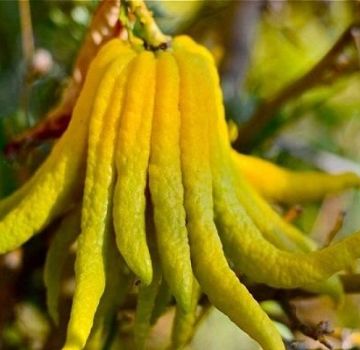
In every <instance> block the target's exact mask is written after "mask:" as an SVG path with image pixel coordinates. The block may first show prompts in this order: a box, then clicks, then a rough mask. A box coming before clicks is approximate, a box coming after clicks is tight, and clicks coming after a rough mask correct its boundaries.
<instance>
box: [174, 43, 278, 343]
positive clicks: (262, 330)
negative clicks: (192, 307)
mask: <svg viewBox="0 0 360 350" xmlns="http://www.w3.org/2000/svg"><path fill="white" fill-rule="evenodd" d="M191 43H192V42H191V40H190V39H188V38H184V37H182V38H178V39H175V40H174V42H173V44H174V55H175V57H176V60H177V62H178V65H179V69H180V100H179V101H180V113H181V134H180V135H181V136H180V145H181V163H182V174H183V183H184V190H185V210H186V214H187V227H188V231H189V240H190V252H191V259H192V265H193V269H194V274H195V276H196V278H197V280H198V282H199V284H200V286H201V289H202V290H203V292H204V293H205V294H207V295H208V297H209V299H210V301H211V302H212V304H214V305H215V306H216V307H217V308H218V309H220V310H221V311H222V312H224V313H225V314H226V315H228V316H229V317H230V318H231V320H233V322H235V323H236V324H237V325H238V326H239V327H240V328H242V329H243V330H244V331H245V332H247V333H248V334H249V335H250V336H251V337H253V338H254V339H255V340H257V341H258V342H259V343H260V344H261V345H262V347H263V349H264V350H281V349H284V345H283V343H282V341H281V337H280V335H279V333H278V332H277V331H276V329H275V327H274V325H273V324H272V322H271V321H270V319H269V318H268V316H267V315H266V314H265V312H264V311H263V310H262V309H261V308H260V306H259V305H258V303H257V302H256V301H255V300H254V299H253V297H252V296H251V294H250V293H249V292H248V290H247V289H246V288H245V286H244V285H242V284H241V283H240V282H239V280H238V279H237V277H236V275H235V274H234V272H233V271H232V270H231V269H230V267H229V265H228V263H227V260H226V258H225V256H224V253H223V250H222V245H221V242H220V239H219V237H218V234H217V231H216V227H215V224H214V221H213V219H214V218H213V198H212V178H211V170H210V164H209V163H210V161H209V158H210V155H209V143H208V139H209V138H208V128H209V125H208V119H209V117H210V116H209V114H208V109H207V107H206V106H207V104H208V103H209V98H210V97H211V93H210V91H209V87H208V86H207V83H206V81H207V79H208V69H205V68H206V67H204V59H202V57H201V55H199V54H198V53H197V49H196V47H194V46H195V44H191ZM211 89H213V86H212V87H211ZM210 127H214V126H212V125H210ZM219 281H221V283H219Z"/></svg>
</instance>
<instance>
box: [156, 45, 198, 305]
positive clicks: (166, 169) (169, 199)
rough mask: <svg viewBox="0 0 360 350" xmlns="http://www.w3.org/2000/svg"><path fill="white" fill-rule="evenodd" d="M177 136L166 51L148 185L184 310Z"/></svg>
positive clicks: (185, 259) (187, 268)
mask: <svg viewBox="0 0 360 350" xmlns="http://www.w3.org/2000/svg"><path fill="white" fill-rule="evenodd" d="M179 135H180V112H179V72H178V68H177V65H176V62H175V59H174V57H173V56H172V55H171V54H170V53H168V52H166V53H160V54H159V56H158V58H157V74H156V95H155V106H154V119H153V128H152V139H151V154H150V163H149V184H150V192H151V200H152V203H153V206H154V221H155V227H156V239H157V244H158V250H159V254H160V259H161V265H162V271H163V274H164V278H165V279H166V281H167V283H168V285H169V287H170V290H171V291H172V294H173V295H174V296H175V298H176V301H177V303H178V304H179V305H180V307H182V308H183V309H184V310H187V309H189V307H190V301H191V290H192V279H193V273H192V269H191V261H190V248H189V242H188V237H187V230H186V224H185V209H184V204H183V203H184V191H183V185H182V178H181V164H180V140H179Z"/></svg>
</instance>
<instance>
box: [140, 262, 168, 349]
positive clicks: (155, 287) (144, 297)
mask: <svg viewBox="0 0 360 350" xmlns="http://www.w3.org/2000/svg"><path fill="white" fill-rule="evenodd" d="M158 264H159V262H158V261H156V259H154V265H158ZM161 279H162V276H161V272H160V266H154V277H153V279H152V282H151V284H150V285H149V286H140V290H139V294H138V297H137V305H136V314H135V323H134V339H135V344H136V349H138V350H142V349H144V348H145V343H146V339H147V337H148V335H149V331H150V328H151V321H152V315H153V312H154V308H155V302H156V299H157V295H158V293H159V289H160V284H161Z"/></svg>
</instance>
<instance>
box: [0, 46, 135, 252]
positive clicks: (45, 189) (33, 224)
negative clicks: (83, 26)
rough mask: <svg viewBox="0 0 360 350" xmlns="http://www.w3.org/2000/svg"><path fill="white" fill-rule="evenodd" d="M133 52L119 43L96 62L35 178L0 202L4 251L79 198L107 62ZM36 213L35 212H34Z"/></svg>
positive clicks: (0, 235)
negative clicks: (67, 125)
mask: <svg viewBox="0 0 360 350" xmlns="http://www.w3.org/2000/svg"><path fill="white" fill-rule="evenodd" d="M125 49H126V50H129V48H128V47H127V46H126V45H125V44H122V43H121V42H120V41H119V40H116V41H113V42H111V43H109V44H107V45H106V46H104V48H103V49H102V50H101V51H100V53H99V55H98V57H97V58H96V59H95V60H94V62H93V63H92V65H91V67H90V70H89V73H88V75H87V78H86V81H85V85H84V88H83V90H82V92H81V94H80V97H79V100H78V102H77V104H76V106H75V109H74V113H73V117H72V120H71V122H70V125H69V127H68V129H67V130H66V132H65V133H64V135H63V136H62V138H61V139H60V140H59V141H58V142H57V143H56V144H55V146H54V148H53V150H52V152H51V154H50V155H49V157H48V158H47V160H46V161H45V162H44V164H43V165H41V167H40V168H39V169H38V171H37V172H36V173H35V175H34V176H33V177H32V178H31V179H30V180H29V181H28V182H27V183H26V184H25V185H24V186H23V187H22V188H21V189H20V190H18V191H17V192H15V193H14V194H13V195H11V196H10V197H8V198H6V199H4V200H3V201H1V202H0V211H1V213H3V214H4V216H3V217H2V219H1V221H0V253H5V252H7V251H10V250H13V249H15V248H16V247H18V246H20V245H21V244H22V243H24V242H25V241H27V240H28V239H29V238H31V237H32V236H33V235H34V234H35V233H37V232H39V231H40V230H41V229H43V228H44V227H45V226H46V225H47V224H48V223H49V222H50V221H51V220H53V219H54V218H55V217H56V216H58V215H60V214H61V213H63V212H64V211H66V210H68V208H69V206H70V204H71V203H72V202H73V201H75V200H76V198H77V197H78V196H79V195H80V194H81V189H82V185H81V184H82V181H83V179H84V167H85V166H84V165H85V159H86V145H87V133H88V123H89V120H90V119H91V114H92V111H93V101H95V100H97V99H100V98H101V95H102V94H103V93H102V92H101V91H98V85H99V82H100V80H101V79H102V76H103V73H104V71H105V70H106V67H107V66H108V64H109V63H110V62H111V61H113V60H114V57H116V56H117V55H121V54H122V52H124V50H125ZM34 209H35V210H34Z"/></svg>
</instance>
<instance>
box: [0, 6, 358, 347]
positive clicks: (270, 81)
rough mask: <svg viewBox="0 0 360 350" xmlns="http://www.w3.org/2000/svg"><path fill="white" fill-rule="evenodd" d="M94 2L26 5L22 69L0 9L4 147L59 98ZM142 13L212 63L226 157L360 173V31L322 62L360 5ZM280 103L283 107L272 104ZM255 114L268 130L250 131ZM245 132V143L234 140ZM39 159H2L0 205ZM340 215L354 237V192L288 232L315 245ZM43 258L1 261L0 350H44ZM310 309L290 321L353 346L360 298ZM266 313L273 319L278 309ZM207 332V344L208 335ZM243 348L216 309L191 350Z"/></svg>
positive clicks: (15, 37)
mask: <svg viewBox="0 0 360 350" xmlns="http://www.w3.org/2000/svg"><path fill="white" fill-rule="evenodd" d="M97 3H98V1H97V0H87V1H84V0H66V1H60V0H57V1H47V0H32V1H30V5H31V7H30V8H31V19H32V25H33V40H34V48H35V49H34V55H33V60H32V62H31V64H30V66H31V67H30V68H29V64H27V62H26V61H25V57H24V51H23V44H24V43H23V35H22V31H21V24H20V23H21V21H20V12H19V2H18V1H1V2H0V106H1V109H0V146H1V148H4V146H5V145H6V143H7V142H9V140H11V139H12V138H13V137H14V135H16V134H18V133H20V132H21V131H23V130H26V129H27V128H29V127H30V126H33V125H35V124H36V123H37V122H38V121H39V120H41V119H42V118H44V117H45V115H46V113H47V111H49V110H50V109H51V107H52V106H53V105H54V104H55V103H56V101H57V100H58V99H59V97H60V96H61V91H62V89H63V87H64V86H65V84H66V82H67V79H68V77H69V75H70V74H71V71H72V64H73V62H74V59H75V57H76V53H77V51H78V49H79V47H80V46H81V42H82V38H83V36H84V34H85V31H86V28H87V25H88V23H89V21H90V19H91V14H92V12H93V11H94V9H95V8H96V5H97ZM148 4H149V6H150V7H151V9H152V10H153V12H154V14H155V16H156V18H157V21H158V23H159V24H160V26H161V27H162V28H163V30H164V31H165V32H167V33H170V34H178V33H188V34H190V35H191V36H193V37H194V38H195V39H196V40H198V41H200V42H202V43H203V44H204V45H206V46H207V47H208V48H209V49H210V50H211V51H212V53H213V54H214V57H215V59H216V61H217V63H218V66H219V71H220V73H221V77H222V87H223V92H224V100H225V104H226V112H227V117H228V119H229V120H231V121H232V123H235V124H236V125H237V126H238V127H239V135H240V138H239V139H238V141H235V143H234V145H235V147H237V148H238V149H240V150H244V151H246V152H250V153H254V154H256V155H260V156H262V157H264V158H268V159H270V160H272V161H274V162H276V163H278V164H281V165H284V166H287V167H290V168H293V169H312V168H319V169H322V170H326V171H331V172H338V171H344V170H350V171H354V172H357V173H359V174H360V76H359V59H360V54H359V46H360V34H359V30H357V31H353V32H351V35H349V36H348V37H346V38H345V39H344V40H343V42H342V43H341V46H340V49H339V51H338V52H337V55H336V57H333V58H332V61H331V60H330V61H329V60H328V61H326V60H325V61H324V60H323V57H324V55H326V53H327V52H328V51H329V50H330V48H331V47H332V46H333V45H334V44H335V43H336V42H337V40H338V38H339V37H341V35H342V33H343V32H344V31H346V30H347V28H348V27H349V26H350V25H351V24H354V23H359V20H360V3H359V1H347V0H344V1H330V0H321V1H292V0H288V1H276V0H275V1H272V0H267V1H265V0H264V1H262V0H257V1H226V0H216V1H215V0H214V1H160V0H157V1H148ZM356 46H357V49H356ZM318 62H322V63H321V64H323V66H322V68H323V70H322V71H320V72H322V73H323V72H325V73H324V76H323V75H321V74H320V73H319V71H315V72H314V73H313V74H312V75H310V77H311V79H308V80H306V79H304V76H306V75H307V74H308V72H309V71H310V72H311V70H312V69H313V67H314V66H315V65H317V64H318ZM296 84H298V85H296ZM294 86H297V90H296V89H295V90H294V89H293V88H294ZM279 96H280V97H282V98H280V100H277V99H279ZM274 101H275V102H274ZM259 111H260V112H259ZM264 114H266V115H267V119H266V122H264V123H261V122H260V123H259V122H256V118H259V115H264ZM260 119H261V118H260ZM252 120H253V121H254V120H255V122H252V123H253V124H251V121H252ZM244 127H245V129H243V130H247V131H246V137H244V138H243V139H241V136H242V135H244V132H243V134H242V128H244ZM246 128H247V129H246ZM245 139H247V140H246V142H245V141H244V142H242V141H241V140H245ZM47 151H48V145H43V146H41V147H37V148H36V149H34V150H33V151H32V152H31V153H30V154H26V155H22V154H19V155H17V156H15V157H13V158H11V159H9V157H5V156H4V155H2V154H1V155H0V196H1V197H4V196H6V195H7V194H9V193H10V192H11V191H13V190H14V188H16V187H17V186H19V184H20V183H21V182H22V181H24V179H26V178H27V177H28V176H29V174H30V173H31V171H32V170H33V169H34V168H35V167H36V166H37V164H39V162H40V161H41V159H43V156H44V154H46V152H47ZM34 205H35V203H34ZM287 209H288V208H280V210H287ZM342 211H346V212H347V215H346V217H345V220H344V222H343V224H342V228H341V230H340V232H339V235H338V236H339V237H342V236H343V235H346V234H347V233H350V232H351V231H354V230H358V229H359V227H360V216H359V214H358V213H359V211H360V193H359V191H355V190H353V191H348V192H347V193H343V194H341V195H337V196H333V197H331V198H326V199H325V200H324V202H322V203H316V204H313V205H309V206H306V207H304V208H303V211H302V215H301V216H300V217H299V218H298V219H297V221H296V224H297V225H299V226H300V227H301V228H302V229H304V230H305V231H306V232H307V233H308V234H309V235H312V237H314V238H315V239H316V240H318V241H319V242H320V243H323V242H324V240H325V239H326V233H327V232H329V230H331V227H332V225H334V222H335V221H336V218H337V216H338V215H339V213H341V212H342ZM42 240H43V238H42ZM45 249H46V242H45V243H44V242H42V241H41V239H40V240H39V239H37V238H35V239H34V240H32V241H31V242H29V244H27V245H26V247H25V250H28V251H30V253H29V252H28V253H27V255H26V256H27V260H26V261H25V263H24V261H22V264H23V265H26V268H20V270H16V268H18V267H19V261H20V260H21V257H22V252H21V251H20V252H15V253H12V255H8V256H5V258H3V260H2V261H1V264H3V265H4V264H5V265H6V268H4V267H3V268H2V270H0V290H2V291H1V292H0V348H1V349H42V348H45V349H46V348H48V349H50V347H49V345H45V344H49V338H51V337H52V334H53V333H54V332H53V326H52V325H51V322H50V321H49V319H48V316H47V314H46V308H45V305H44V298H43V296H44V286H43V282H42V264H43V260H44V251H45ZM26 262H27V264H26ZM12 266H13V267H12ZM354 269H355V270H356V267H354ZM2 271H4V272H2ZM10 285H11V286H12V287H11V288H10V287H9V286H10ZM5 287H6V288H7V291H4V288H5ZM318 299H319V298H318ZM318 299H316V300H305V301H303V300H302V301H298V302H297V304H296V306H297V309H298V310H299V314H300V315H302V316H303V317H305V319H307V320H309V322H315V323H316V322H317V321H318V320H323V319H330V320H331V322H332V323H333V325H334V328H335V330H336V334H337V335H338V341H341V342H343V343H341V345H339V346H341V347H342V348H348V349H350V348H351V347H352V346H355V345H354V344H360V342H359V339H358V338H359V336H358V333H357V331H356V329H359V328H360V317H359V312H358V310H359V309H358V308H357V309H355V310H357V311H356V312H355V311H354V305H356V307H358V306H359V300H360V299H359V298H358V297H357V296H352V297H350V296H349V297H348V298H347V301H346V303H345V306H344V308H343V309H342V310H340V311H336V310H334V307H331V306H329V304H330V302H329V301H328V300H324V298H322V299H319V300H318ZM326 306H329V307H326ZM267 307H268V308H269V312H270V313H271V312H275V313H276V310H277V307H276V305H275V306H274V305H271V304H270V306H269V305H267ZM314 310H317V311H316V312H314ZM329 310H330V311H329ZM280 314H281V312H280ZM275 318H276V317H275ZM279 319H280V321H281V319H282V316H281V317H279ZM214 327H216V329H217V332H216V334H214V332H212V331H211V329H214ZM279 327H280V328H281V329H282V332H283V334H284V335H285V336H287V337H288V338H289V339H293V338H294V334H293V333H292V332H290V331H289V329H288V328H286V327H285V326H284V325H283V324H282V323H279ZM163 328H164V327H163ZM350 329H355V331H351V330H350ZM156 332H158V333H156ZM163 332H164V329H161V327H160V328H159V327H158V329H157V330H155V335H154V337H153V338H154V344H156V346H155V345H154V348H162V346H163V345H162V344H159V339H160V338H161V337H160V335H159V334H163ZM165 333H166V332H165ZM339 334H340V335H339ZM335 338H336V337H335ZM156 339H157V340H156ZM244 339H245V338H244V335H242V334H241V332H240V331H239V330H237V329H236V328H234V327H233V326H232V325H231V323H230V322H229V321H228V320H227V319H226V318H224V317H223V315H221V314H220V313H218V312H215V311H213V312H211V314H210V317H209V318H207V319H206V321H204V322H203V323H202V324H201V326H200V328H199V331H198V332H197V334H196V336H195V339H194V342H193V344H192V348H193V349H208V350H210V349H220V348H223V349H227V350H229V349H239V344H242V346H241V349H244V350H246V349H252V348H255V349H256V346H255V345H254V344H252V343H251V342H250V341H249V343H248V345H245V342H247V341H248V340H244ZM339 339H341V340H339ZM334 341H335V340H334ZM346 342H347V343H346ZM160 343H161V342H160ZM221 344H222V345H221ZM246 344H247V343H246ZM337 344H339V343H337ZM344 344H345V345H344ZM346 344H350V345H348V347H345V346H346ZM317 346H320V345H317Z"/></svg>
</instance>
